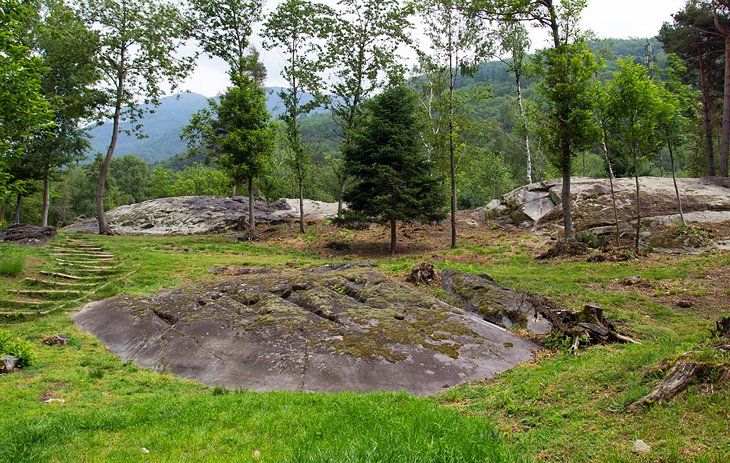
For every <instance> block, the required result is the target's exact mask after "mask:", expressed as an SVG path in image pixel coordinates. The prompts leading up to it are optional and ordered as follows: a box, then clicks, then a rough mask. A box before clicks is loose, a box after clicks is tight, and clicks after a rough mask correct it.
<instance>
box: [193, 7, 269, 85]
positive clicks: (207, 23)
mask: <svg viewBox="0 0 730 463" xmlns="http://www.w3.org/2000/svg"><path fill="white" fill-rule="evenodd" d="M189 2H190V9H189V10H188V12H189V15H190V17H192V18H193V20H192V26H193V36H194V37H195V38H196V39H197V40H198V43H200V45H201V47H202V48H203V50H204V51H205V53H207V54H208V55H209V56H212V57H216V58H220V59H222V60H223V61H225V62H226V63H227V64H228V66H229V69H230V72H231V73H232V74H233V75H236V76H239V77H243V76H245V75H249V74H251V73H252V69H256V68H252V67H251V52H250V50H249V47H250V45H251V34H252V33H253V27H254V24H255V23H256V22H258V21H260V20H261V15H262V9H263V4H264V1H263V0H189ZM254 62H256V63H258V56H256V57H255V59H254ZM264 77H265V76H264ZM262 80H263V79H262Z"/></svg>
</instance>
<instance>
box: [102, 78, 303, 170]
mask: <svg viewBox="0 0 730 463" xmlns="http://www.w3.org/2000/svg"><path fill="white" fill-rule="evenodd" d="M280 90H281V87H271V88H267V89H266V106H267V108H268V110H269V112H270V113H271V115H272V117H277V116H278V115H279V114H281V113H282V108H283V104H282V101H281V98H279V95H278V92H279V91H280ZM310 100H311V97H310V96H306V97H305V98H304V100H303V101H304V102H307V101H310ZM207 106H208V99H207V98H206V97H204V96H203V95H199V94H197V93H181V94H178V95H173V96H170V97H167V98H164V99H163V100H162V101H161V104H160V106H159V107H157V108H156V109H155V110H154V112H152V113H148V114H145V116H144V119H143V120H142V124H143V129H142V132H143V133H144V135H145V136H146V137H145V138H141V139H140V138H137V137H136V136H135V135H127V134H124V133H121V132H120V134H119V140H118V141H117V147H116V149H115V151H114V155H115V156H124V155H125V154H136V155H137V156H140V157H141V158H142V159H144V160H145V161H147V162H149V163H154V162H158V161H164V160H165V159H168V158H171V157H173V156H175V155H177V154H179V153H182V152H184V151H185V149H186V146H185V142H184V141H182V140H180V131H181V130H182V128H183V127H184V126H185V125H187V123H188V122H189V121H190V117H191V116H192V115H193V114H195V113H196V112H197V111H199V110H201V109H203V108H205V107H207ZM129 128H131V125H130V124H129V123H122V125H121V129H122V130H124V129H129ZM111 133H112V125H111V123H110V122H107V123H105V124H103V125H100V126H98V127H94V128H92V129H91V130H89V136H90V139H91V146H92V153H91V154H90V157H93V156H94V155H96V153H106V150H107V147H108V146H109V141H110V140H111Z"/></svg>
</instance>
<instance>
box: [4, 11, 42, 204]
mask: <svg viewBox="0 0 730 463" xmlns="http://www.w3.org/2000/svg"><path fill="white" fill-rule="evenodd" d="M37 21H38V15H37V12H36V11H34V10H33V9H32V8H30V7H29V6H28V5H27V2H21V1H18V0H8V1H4V2H3V5H2V8H0V197H2V196H4V195H5V194H6V193H7V192H8V191H10V190H14V191H23V184H22V182H23V180H25V179H24V178H22V177H21V178H18V177H15V178H13V176H12V174H11V173H10V172H9V170H10V167H11V166H12V165H15V166H22V165H23V164H24V161H23V155H24V153H25V146H24V142H25V141H26V140H27V138H28V137H29V136H30V134H31V133H33V132H35V131H39V130H41V129H47V128H48V127H49V126H50V123H51V116H52V113H51V111H50V109H49V106H48V102H47V101H46V100H45V99H43V96H42V94H41V74H42V60H41V58H40V57H39V56H35V55H34V54H33V53H32V52H31V45H32V43H31V39H30V33H29V28H30V27H31V26H32V24H33V23H35V22H37Z"/></svg>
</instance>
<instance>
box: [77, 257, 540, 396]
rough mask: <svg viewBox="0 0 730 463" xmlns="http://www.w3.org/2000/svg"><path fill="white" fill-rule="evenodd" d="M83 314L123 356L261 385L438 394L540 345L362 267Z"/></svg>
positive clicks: (177, 293)
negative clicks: (443, 389) (445, 388)
mask: <svg viewBox="0 0 730 463" xmlns="http://www.w3.org/2000/svg"><path fill="white" fill-rule="evenodd" d="M74 318H75V321H76V324H77V325H78V326H79V327H80V328H81V329H83V330H85V331H88V332H90V333H92V334H94V335H95V336H97V337H98V338H99V339H101V340H102V341H103V342H104V343H105V344H106V345H107V346H109V348H110V349H111V350H112V351H114V352H115V353H117V354H118V355H119V356H120V357H121V358H122V360H124V361H130V360H131V361H134V362H135V363H136V364H138V365H140V366H142V367H145V368H152V369H158V370H164V371H169V372H171V373H174V374H176V375H180V376H184V377H187V378H192V379H195V380H198V381H200V382H203V383H205V384H209V385H221V386H225V387H229V388H246V389H251V390H255V391H268V390H293V391H316V392H333V391H341V390H352V391H371V390H406V391H410V392H412V393H415V394H430V393H435V392H438V391H440V390H442V388H444V387H445V386H447V385H450V386H453V385H456V384H459V383H463V382H466V381H469V380H479V379H484V378H489V377H491V376H493V375H495V374H497V373H500V372H502V371H505V370H507V369H509V368H512V367H513V366H515V365H516V364H518V363H520V362H524V361H527V360H530V359H531V358H532V355H533V352H534V351H535V350H537V349H538V347H537V346H536V345H534V344H532V343H530V342H528V341H525V340H523V339H521V338H519V337H517V336H515V335H513V334H511V333H509V332H508V331H506V330H504V329H502V328H500V327H498V326H495V325H493V324H491V323H489V322H486V321H484V320H483V319H482V318H481V317H478V316H475V315H473V314H471V313H468V312H464V311H463V310H461V309H458V308H456V307H453V306H450V305H448V304H446V303H444V302H442V301H440V300H438V299H435V298H433V297H431V296H428V295H426V294H425V293H422V292H420V291H417V290H415V289H413V288H410V287H408V286H405V285H401V284H399V283H396V282H394V281H392V280H390V279H388V278H386V277H385V276H384V275H382V274H381V273H379V272H377V271H376V270H373V269H370V268H363V267H354V268H349V269H346V270H328V271H311V272H283V273H278V274H277V273H275V274H264V275H253V274H252V275H246V276H241V277H239V278H236V279H234V280H231V281H228V282H225V283H221V284H217V285H207V286H206V285H203V286H196V287H188V288H180V289H175V290H171V291H165V292H162V293H160V294H158V295H157V296H154V297H130V296H121V297H116V298H113V299H107V300H105V301H101V302H95V303H92V304H89V305H87V306H86V307H85V308H84V309H83V310H82V311H81V312H80V313H78V314H76V315H75V317H74Z"/></svg>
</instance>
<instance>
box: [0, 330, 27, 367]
mask: <svg viewBox="0 0 730 463" xmlns="http://www.w3.org/2000/svg"><path fill="white" fill-rule="evenodd" d="M3 355H12V356H13V357H17V358H18V364H17V367H18V368H23V367H26V366H28V365H30V364H32V363H33V361H34V360H35V353H33V347H32V346H31V344H30V343H29V342H28V341H24V340H22V339H20V338H15V339H14V338H13V337H12V336H11V335H10V334H8V333H6V332H4V331H0V357H1V356H3Z"/></svg>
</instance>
